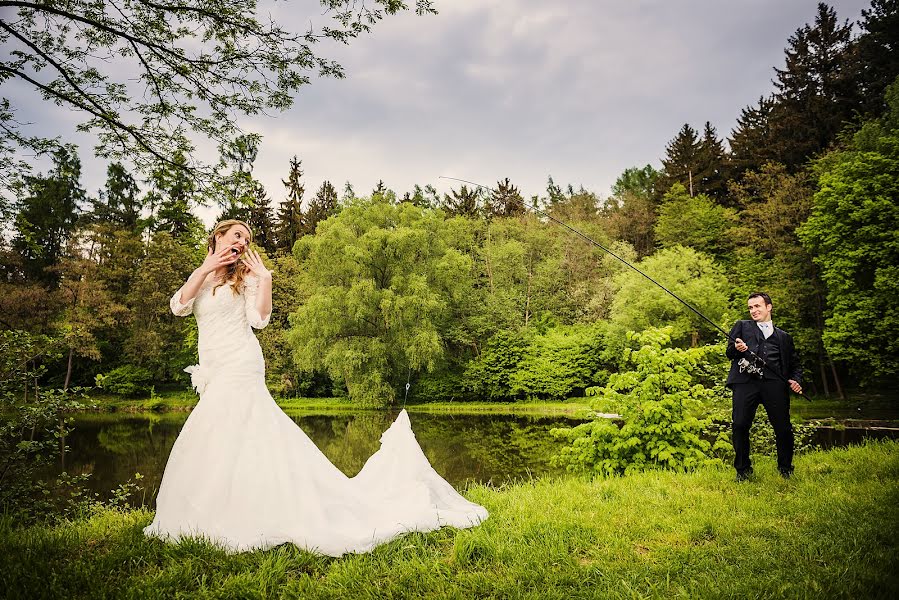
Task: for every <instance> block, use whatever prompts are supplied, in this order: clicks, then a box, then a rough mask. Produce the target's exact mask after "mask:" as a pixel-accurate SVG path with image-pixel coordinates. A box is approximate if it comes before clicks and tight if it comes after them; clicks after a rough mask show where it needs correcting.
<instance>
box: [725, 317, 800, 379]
mask: <svg viewBox="0 0 899 600" xmlns="http://www.w3.org/2000/svg"><path fill="white" fill-rule="evenodd" d="M771 335H776V336H777V342H778V344H779V345H780V366H781V371H780V374H781V375H783V376H784V378H785V379H792V380H794V381H797V382H801V381H802V365H801V364H800V362H799V353H798V352H797V351H796V346H795V345H794V344H793V337H792V336H791V335H790V334H789V333H787V332H786V331H784V330H783V329H780V328H778V327H775V328H774V333H772V334H771ZM735 338H740V339H741V340H743V341H744V342H746V345H747V346H749V350H751V351H752V352H754V353H756V354H761V352H760V348H761V345H762V343H763V342H764V341H765V336H764V335H762V330H761V329H759V326H758V325H757V324H756V322H755V321H752V320H745V321H737V324H736V325H734V326H733V328H732V329H731V330H730V339H729V340H728V341H727V351H726V352H725V354H727V358H729V359H730V373H728V374H727V383H725V385H726V386H727V387H730V386H732V385H733V384H735V383H749V382H750V381H752V377H751V376H750V375H749V373H741V372H740V367H739V366H738V365H737V361H738V360H740V359H741V358H748V359H750V360H751V358H752V355H751V354H749V352H740V351H739V350H737V348H736V346H735V345H734V339H735ZM766 368H767V367H766Z"/></svg>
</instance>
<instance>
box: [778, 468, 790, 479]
mask: <svg viewBox="0 0 899 600" xmlns="http://www.w3.org/2000/svg"><path fill="white" fill-rule="evenodd" d="M780 476H781V477H783V478H784V479H789V478H790V477H792V476H793V469H781V470H780Z"/></svg>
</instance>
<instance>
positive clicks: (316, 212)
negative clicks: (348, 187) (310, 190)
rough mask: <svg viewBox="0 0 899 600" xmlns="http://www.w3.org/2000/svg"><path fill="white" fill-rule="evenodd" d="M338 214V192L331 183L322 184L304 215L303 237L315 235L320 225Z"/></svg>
mask: <svg viewBox="0 0 899 600" xmlns="http://www.w3.org/2000/svg"><path fill="white" fill-rule="evenodd" d="M336 212H337V190H335V189H334V186H333V185H331V182H330V181H325V182H323V183H322V185H321V187H320V188H318V191H317V192H316V193H315V197H314V198H313V199H312V201H311V202H310V203H309V206H308V207H307V208H306V213H305V214H304V215H303V226H302V232H303V235H313V234H315V228H316V227H318V224H319V223H321V222H322V221H324V220H325V219H327V218H328V217H330V216H331V215H334V214H335V213H336Z"/></svg>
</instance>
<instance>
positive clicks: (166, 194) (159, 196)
mask: <svg viewBox="0 0 899 600" xmlns="http://www.w3.org/2000/svg"><path fill="white" fill-rule="evenodd" d="M172 162H173V163H174V164H175V165H176V166H172V165H170V164H168V163H160V164H159V165H157V167H156V168H155V169H153V172H152V174H151V175H150V181H149V183H150V191H149V192H148V193H147V198H146V199H145V204H147V205H148V206H149V208H150V212H151V215H152V216H151V218H150V221H151V226H150V231H151V233H160V232H165V233H168V234H169V235H171V236H173V237H174V238H175V239H178V240H185V239H189V238H192V237H193V236H194V234H195V232H196V231H197V229H199V228H201V227H202V223H200V220H199V219H198V218H197V217H196V216H195V215H194V213H193V208H194V207H195V206H197V204H198V203H199V197H198V194H197V186H196V184H195V183H194V181H193V180H192V179H191V178H190V176H189V175H188V173H187V159H186V158H185V157H184V155H183V154H176V155H175V156H174V157H172Z"/></svg>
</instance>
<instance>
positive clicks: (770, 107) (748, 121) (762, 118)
mask: <svg viewBox="0 0 899 600" xmlns="http://www.w3.org/2000/svg"><path fill="white" fill-rule="evenodd" d="M776 104H777V101H776V100H775V99H774V97H767V98H766V97H764V96H762V97H761V98H759V101H758V104H757V105H755V106H747V107H746V108H744V109H743V110H742V111H741V112H740V116H739V117H737V126H736V127H735V128H734V130H733V131H732V132H731V134H730V139H729V140H728V145H729V146H730V157H729V161H730V165H729V171H730V173H731V175H732V176H733V178H734V179H737V180H739V179H742V177H743V173H745V172H746V171H758V170H759V169H760V168H761V166H762V165H764V164H765V163H767V162H777V160H778V156H777V155H776V154H775V152H774V142H773V140H774V134H773V133H772V123H771V119H772V114H773V112H774V107H775V106H776Z"/></svg>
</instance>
